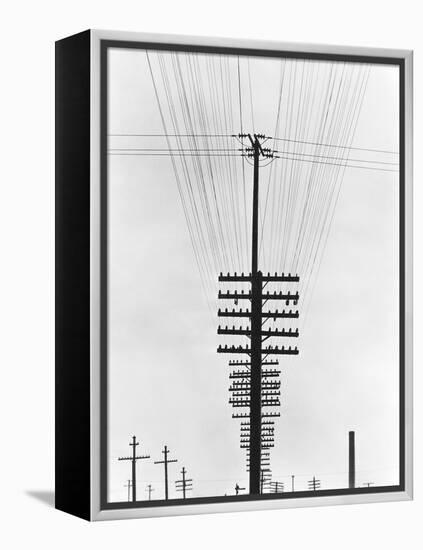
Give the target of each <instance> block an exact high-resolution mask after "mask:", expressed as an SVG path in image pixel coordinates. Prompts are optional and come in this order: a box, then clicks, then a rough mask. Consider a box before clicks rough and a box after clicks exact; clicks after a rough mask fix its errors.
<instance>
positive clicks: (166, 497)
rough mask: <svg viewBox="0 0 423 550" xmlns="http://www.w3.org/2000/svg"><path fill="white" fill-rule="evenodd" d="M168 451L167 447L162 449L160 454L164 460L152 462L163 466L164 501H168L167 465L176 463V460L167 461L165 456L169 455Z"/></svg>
mask: <svg viewBox="0 0 423 550" xmlns="http://www.w3.org/2000/svg"><path fill="white" fill-rule="evenodd" d="M169 452H170V451H169V449H168V448H167V445H165V446H164V449H163V451H162V453H163V454H164V460H157V461H156V462H154V464H164V473H165V500H168V499H169V487H168V471H167V465H168V464H170V463H171V462H178V460H177V459H173V460H169V459H168V458H167V455H168V454H169Z"/></svg>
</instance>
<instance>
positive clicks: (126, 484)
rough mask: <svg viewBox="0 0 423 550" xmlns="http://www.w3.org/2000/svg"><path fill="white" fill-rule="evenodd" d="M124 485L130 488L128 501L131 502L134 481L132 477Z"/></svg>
mask: <svg viewBox="0 0 423 550" xmlns="http://www.w3.org/2000/svg"><path fill="white" fill-rule="evenodd" d="M124 487H127V488H128V502H129V501H130V500H131V487H132V483H131V480H130V479H128V482H127V483H125V485H124Z"/></svg>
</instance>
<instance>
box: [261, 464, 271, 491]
mask: <svg viewBox="0 0 423 550" xmlns="http://www.w3.org/2000/svg"><path fill="white" fill-rule="evenodd" d="M271 477H272V476H271V474H270V468H265V469H262V470H261V472H260V494H261V495H262V494H263V493H264V486H265V484H266V483H269V482H270V479H271Z"/></svg>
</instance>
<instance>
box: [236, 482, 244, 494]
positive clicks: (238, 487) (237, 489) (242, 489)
mask: <svg viewBox="0 0 423 550" xmlns="http://www.w3.org/2000/svg"><path fill="white" fill-rule="evenodd" d="M240 491H245V487H240V486H239V485H238V483H237V484H236V485H235V494H236V495H237V496H238V494H239V492H240Z"/></svg>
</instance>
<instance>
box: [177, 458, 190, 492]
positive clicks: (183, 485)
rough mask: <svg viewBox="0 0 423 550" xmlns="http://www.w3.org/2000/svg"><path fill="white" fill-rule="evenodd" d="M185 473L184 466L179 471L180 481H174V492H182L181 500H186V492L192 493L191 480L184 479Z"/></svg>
mask: <svg viewBox="0 0 423 550" xmlns="http://www.w3.org/2000/svg"><path fill="white" fill-rule="evenodd" d="M186 473H187V471H186V470H185V466H184V467H183V468H182V470H181V474H182V479H178V480H177V481H175V485H176V490H177V491H182V498H184V499H185V498H186V492H187V491H192V479H187V478H186Z"/></svg>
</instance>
